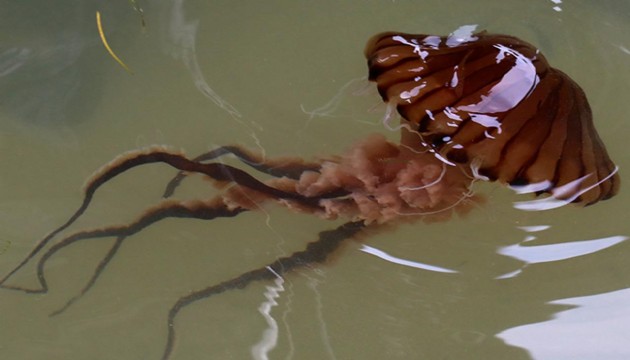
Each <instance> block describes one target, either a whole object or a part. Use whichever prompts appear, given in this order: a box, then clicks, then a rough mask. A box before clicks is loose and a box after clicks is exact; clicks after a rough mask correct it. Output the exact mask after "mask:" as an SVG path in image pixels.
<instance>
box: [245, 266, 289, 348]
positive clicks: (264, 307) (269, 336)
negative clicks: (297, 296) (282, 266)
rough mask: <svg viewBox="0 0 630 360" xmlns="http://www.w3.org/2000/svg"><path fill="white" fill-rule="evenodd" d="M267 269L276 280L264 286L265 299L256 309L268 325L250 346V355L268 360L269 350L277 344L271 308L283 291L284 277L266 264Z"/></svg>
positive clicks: (276, 327) (276, 329) (276, 326)
mask: <svg viewBox="0 0 630 360" xmlns="http://www.w3.org/2000/svg"><path fill="white" fill-rule="evenodd" d="M267 270H269V271H270V272H272V273H273V274H274V275H275V276H276V280H274V283H275V284H276V285H275V286H267V287H266V288H267V291H266V292H265V298H267V301H265V302H263V303H262V304H260V307H259V308H258V311H260V313H261V314H262V315H263V317H264V318H265V321H266V322H267V325H269V327H268V328H267V329H265V331H263V334H262V339H260V341H259V342H258V343H257V344H256V345H254V346H252V349H251V352H252V357H253V358H254V359H256V360H268V359H269V356H268V354H269V351H271V350H273V349H274V348H275V347H276V345H277V344H278V323H277V322H276V320H275V319H274V318H273V317H272V316H271V308H273V307H274V306H276V305H278V303H277V302H276V300H275V299H277V298H278V297H279V296H280V295H279V294H280V293H281V292H283V291H284V286H282V284H283V283H284V279H282V277H281V276H280V275H279V274H278V273H277V272H275V271H274V270H273V269H272V268H271V267H269V266H267Z"/></svg>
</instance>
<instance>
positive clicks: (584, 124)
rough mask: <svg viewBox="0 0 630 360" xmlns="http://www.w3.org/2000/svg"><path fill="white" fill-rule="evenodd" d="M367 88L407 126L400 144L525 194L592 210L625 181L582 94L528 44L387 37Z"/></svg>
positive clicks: (377, 40)
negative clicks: (375, 90)
mask: <svg viewBox="0 0 630 360" xmlns="http://www.w3.org/2000/svg"><path fill="white" fill-rule="evenodd" d="M365 55H366V57H367V59H368V66H369V78H370V80H373V81H375V82H376V83H377V86H378V91H379V93H380V94H381V96H382V97H383V100H384V101H386V102H388V103H389V104H390V105H392V106H395V107H396V109H397V110H398V112H399V113H400V115H401V116H402V118H403V120H402V121H403V123H405V124H406V125H407V127H405V129H404V130H403V139H402V142H403V143H405V144H407V145H408V146H412V147H415V148H429V149H430V150H431V151H434V152H435V153H436V154H438V155H439V156H441V157H442V158H443V159H445V160H446V161H448V162H452V163H456V164H467V165H469V166H474V167H475V168H476V170H477V171H478V173H479V174H481V175H482V176H483V177H485V178H487V179H489V180H498V181H500V182H502V183H506V184H509V185H512V186H513V187H515V188H517V189H520V190H521V192H535V193H543V192H546V193H551V194H552V196H554V197H557V198H561V199H566V200H567V201H570V202H575V203H581V204H585V205H588V204H593V203H595V202H597V201H599V200H603V199H608V198H610V197H611V196H613V195H615V194H616V193H617V191H618V189H619V176H618V175H617V174H616V167H615V165H614V163H613V162H612V161H611V160H610V158H609V156H608V153H607V152H606V148H605V147H604V144H603V143H602V141H601V139H600V138H599V136H598V134H597V132H596V130H595V127H594V125H593V119H592V113H591V109H590V107H589V104H588V101H587V100H586V96H585V95H584V92H583V91H582V89H581V88H580V87H579V86H578V85H577V84H576V83H575V82H574V81H573V80H572V79H571V78H569V77H568V76H567V75H566V74H565V73H563V72H561V71H560V70H557V69H555V68H552V67H551V66H549V64H548V62H547V60H546V59H545V57H544V56H543V55H542V54H541V53H540V52H539V51H538V50H537V49H536V48H535V47H533V46H532V45H531V44H528V43H527V42H524V41H522V40H520V39H518V38H515V37H512V36H507V35H493V34H486V33H479V34H470V35H468V36H456V35H454V34H452V35H451V36H448V37H438V36H434V35H411V34H403V33H382V34H378V35H376V36H374V37H373V38H372V39H371V40H370V41H369V42H368V45H367V47H366V50H365Z"/></svg>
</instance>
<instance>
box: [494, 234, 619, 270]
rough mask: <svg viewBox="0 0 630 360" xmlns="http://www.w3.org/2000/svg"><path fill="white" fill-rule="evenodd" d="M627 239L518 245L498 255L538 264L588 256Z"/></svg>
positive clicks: (614, 238)
mask: <svg viewBox="0 0 630 360" xmlns="http://www.w3.org/2000/svg"><path fill="white" fill-rule="evenodd" d="M627 239H628V237H627V236H621V235H617V236H610V237H606V238H601V239H594V240H582V241H571V242H566V243H560V244H549V245H535V246H522V245H521V244H516V245H510V246H505V247H502V248H500V249H499V251H497V253H499V254H501V255H505V256H509V257H512V258H515V259H518V260H521V261H524V262H526V263H527V264H537V263H544V262H551V261H559V260H566V259H571V258H574V257H578V256H583V255H588V254H591V253H594V252H597V251H600V250H603V249H606V248H609V247H611V246H614V245H617V244H619V243H620V242H622V241H625V240H627Z"/></svg>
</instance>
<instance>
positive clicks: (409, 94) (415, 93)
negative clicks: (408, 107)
mask: <svg viewBox="0 0 630 360" xmlns="http://www.w3.org/2000/svg"><path fill="white" fill-rule="evenodd" d="M426 86H427V84H426V83H422V84H420V85H418V86H416V87H414V88H413V89H411V90H409V91H403V92H401V93H400V95H399V97H400V99H401V100H405V102H407V103H411V98H414V97H416V96H418V94H420V90H422V89H424V88H425V87H426Z"/></svg>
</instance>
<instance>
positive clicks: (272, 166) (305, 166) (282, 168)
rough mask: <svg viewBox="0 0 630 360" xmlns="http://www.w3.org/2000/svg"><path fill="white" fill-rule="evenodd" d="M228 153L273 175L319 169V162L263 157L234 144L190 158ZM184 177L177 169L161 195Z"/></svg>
mask: <svg viewBox="0 0 630 360" xmlns="http://www.w3.org/2000/svg"><path fill="white" fill-rule="evenodd" d="M228 154H231V155H234V156H236V158H238V159H239V160H240V161H242V162H243V163H244V164H246V165H249V166H250V167H252V168H253V169H255V170H258V171H260V172H262V173H265V174H269V175H271V176H275V177H287V178H290V179H299V177H300V176H301V175H302V174H303V173H304V172H305V171H319V170H320V168H321V164H319V163H306V162H303V161H301V160H300V161H297V160H296V159H290V161H289V160H288V159H283V158H279V159H270V160H269V159H264V158H263V157H261V156H257V155H254V154H252V153H251V152H249V151H248V150H246V149H244V148H242V147H240V146H236V145H229V146H221V147H219V148H216V149H213V150H211V151H209V152H206V153H203V154H201V155H198V156H197V157H195V158H193V159H192V160H193V161H196V162H202V163H203V162H207V161H210V160H214V159H216V158H219V157H221V156H223V155H228ZM185 177H186V172H184V171H179V172H178V173H177V175H175V177H173V179H171V181H169V183H168V184H167V185H166V188H165V189H164V194H163V196H162V197H164V198H168V197H170V196H171V195H173V192H174V191H175V188H176V187H177V186H179V184H180V183H181V182H182V180H183V179H184V178H185Z"/></svg>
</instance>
